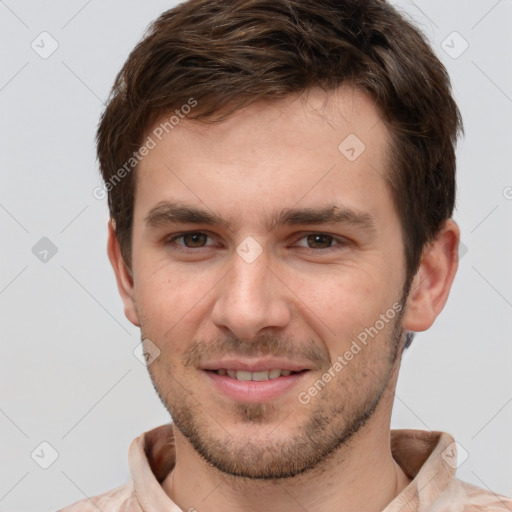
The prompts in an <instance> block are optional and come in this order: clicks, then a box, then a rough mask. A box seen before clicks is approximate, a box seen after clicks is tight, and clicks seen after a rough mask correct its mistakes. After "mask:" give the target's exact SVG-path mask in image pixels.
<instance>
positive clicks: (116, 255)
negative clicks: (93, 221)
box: [107, 219, 140, 327]
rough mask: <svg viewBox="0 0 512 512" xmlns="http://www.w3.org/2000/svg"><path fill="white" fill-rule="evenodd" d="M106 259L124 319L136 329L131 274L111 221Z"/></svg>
mask: <svg viewBox="0 0 512 512" xmlns="http://www.w3.org/2000/svg"><path fill="white" fill-rule="evenodd" d="M107 253H108V259H109V260H110V263H111V265H112V268H113V269H114V274H115V276H116V281H117V289H118V290H119V295H121V299H123V304H124V314H125V316H126V318H127V319H128V320H129V321H130V322H131V323H132V324H133V325H136V326H137V327H140V323H139V316H138V314H137V309H136V308H135V302H134V300H133V277H132V273H131V272H130V270H129V269H128V267H127V266H126V263H125V262H124V259H123V256H122V254H121V247H120V245H119V241H118V240H117V235H116V230H115V227H114V221H113V220H112V219H110V220H109V222H108V242H107Z"/></svg>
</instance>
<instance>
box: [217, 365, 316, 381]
mask: <svg viewBox="0 0 512 512" xmlns="http://www.w3.org/2000/svg"><path fill="white" fill-rule="evenodd" d="M208 371H213V372H215V373H216V374H217V375H221V376H228V377H230V378H232V379H237V380H241V381H250V380H252V381H257V382H260V381H265V380H272V379H277V378H279V377H288V376H289V375H291V374H294V373H299V372H295V371H292V370H281V369H278V368H273V369H272V370H262V371H257V372H249V371H246V370H231V369H230V370H227V369H225V368H221V369H219V370H208ZM302 371H307V370H302Z"/></svg>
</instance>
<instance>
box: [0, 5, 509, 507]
mask: <svg viewBox="0 0 512 512" xmlns="http://www.w3.org/2000/svg"><path fill="white" fill-rule="evenodd" d="M173 5H174V2H166V1H163V0H152V1H145V2H142V1H138V2H135V1H133V0H132V1H126V0H124V1H121V0H115V1H114V0H112V1H100V0H89V1H84V0H72V1H70V0H68V1H66V2H64V1H56V0H53V1H46V2H36V1H35V0H30V1H29V0H27V1H23V0H17V1H16V0H6V1H1V0H0V48H1V52H2V54H1V61H0V115H1V124H0V130H1V132H0V141H1V145H2V146H1V148H2V150H1V151H0V172H1V173H2V176H1V184H2V185H1V188H0V227H1V243H0V257H1V265H0V329H1V330H0V336H1V357H0V389H1V395H0V435H1V439H2V446H1V467H0V510H1V511H7V510H9V511H12V512H16V511H23V512H29V511H32V510H40V511H51V510H55V509H57V508H59V507H61V506H64V505H66V504H69V503H71V502H74V501H77V500H79V499H82V498H84V497H85V496H93V495H96V494H99V493H102V492H105V491H106V490H108V489H111V488H113V487H115V486H118V485H120V484H122V483H124V482H125V481H127V480H128V478H129V471H128V464H127V451H128V447H129V444H130V442H131V441H132V439H133V438H134V437H136V436H138V435H139V434H140V433H142V432H143V431H145V430H148V429H150V428H153V427H155V426H157V425H160V424H162V423H165V422H167V421H168V420H169V418H168V415H167V413H166V411H165V409H164V408H163V406H162V405H161V404H160V402H159V400H158V398H157V396H156V394H155V392H154V391H153V388H152V386H151V384H150V380H149V377H148V376H147V372H146V369H145V367H144V366H143V365H142V364H141V363H140V362H139V360H138V359H137V358H136V357H135V356H134V354H133V350H134V348H135V347H136V346H137V344H138V341H139V338H138V330H137V329H135V328H134V327H133V326H132V325H131V324H130V323H129V322H128V321H127V320H126V319H125V318H124V315H123V310H122V305H121V300H120V299H119V298H118V295H117V289H116V285H115V280H114V277H113V273H112V271H111V269H110V267H109V263H108V260H107V256H106V251H105V244H106V222H107V218H108V217H107V208H106V201H105V200H103V201H99V200H97V199H95V198H94V197H93V195H92V191H93V189H94V188H95V187H97V186H98V185H99V184H100V179H99V174H98V172H97V165H96V161H95V150H94V140H93V138H94V133H95V129H96V125H97V122H98V119H99V116H100V113H101V112H102V109H103V102H104V101H105V100H106V98H107V95H108V92H109V90H110V87H111V85H112V82H113V80H114V76H115V74H116V73H117V71H118V70H119V69H120V67H121V65H122V64H123V62H124V60H125V59H126V57H127V55H128V53H129V51H130V50H131V49H132V47H133V46H134V45H135V43H136V42H137V41H138V40H139V39H140V37H141V36H142V34H143V32H144V30H145V28H146V26H147V24H148V23H149V22H150V21H151V20H152V19H153V18H155V17H156V16H157V15H158V14H160V13H161V12H163V11H164V10H166V9H168V8H170V7H172V6H173ZM398 5H399V6H400V7H401V8H402V9H403V10H405V11H406V12H408V13H409V14H410V16H412V18H413V19H414V20H415V21H416V22H417V23H418V24H419V25H420V26H421V28H422V29H423V30H424V32H425V33H426V34H427V35H428V37H429V38H430V40H431V41H432V44H433V45H434V47H435V49H436V51H437V53H438V55H439V57H440V58H441V59H442V61H443V62H444V63H445V65H446V66H447V67H448V70H449V73H450V75H451V77H452V81H453V87H454V94H455V97H456V100H457V101H458V103H459V106H460V108H461V111H462V113H463V117H464V121H465V128H466V133H467V134H466V137H465V139H464V140H463V141H462V142H461V143H460V144H459V147H458V180H459V182H458V194H459V195H458V203H457V213H456V217H455V218H456V220H457V221H458V222H459V224H460V227H461V230H462V240H463V243H464V246H465V248H467V252H466V249H464V250H463V253H462V256H463V257H462V259H461V264H460V269H459V273H458V276H457V278H456V280H455V284H454V286H453V290H452V293H451V296H450V299H449V301H448V304H447V306H446V308H445V310H444V311H443V313H442V314H441V315H440V317H439V319H438V321H437V322H436V324H435V326H434V327H433V328H432V329H430V330H429V331H428V332H427V333H421V334H418V335H417V337H416V339H415V340H414V343H413V345H412V347H411V349H410V350H409V352H407V353H406V354H405V356H404V361H403V366H402V372H401V377H400V380H399V384H398V389H397V396H396V404H395V408H394V412H393V421H392V427H393V428H419V429H432V430H444V431H448V432H450V433H451V434H452V435H453V436H454V437H455V438H456V440H457V441H458V442H459V443H460V444H461V445H462V446H463V447H464V449H465V450H466V451H467V452H468V453H469V457H468V459H467V460H466V461H465V462H464V463H463V464H462V465H461V466H460V467H459V469H458V476H459V477H460V478H462V479H463V480H466V481H469V482H471V483H474V484H475V485H478V486H480V487H484V488H488V489H491V490H493V491H495V492H498V493H502V494H508V495H512V438H511V432H512V379H511V377H510V374H511V362H512V345H511V343H510V332H511V330H512V315H511V313H512V310H511V308H512V272H511V268H510V265H511V264H510V261H512V237H511V236H510V219H511V213H512V188H511V187H512V176H511V173H510V160H511V152H510V144H511V129H510V122H509V119H510V118H511V115H512V99H511V97H512V72H511V66H510V48H511V43H512V41H511V33H510V27H511V26H512V1H511V0H501V1H496V0H489V1H487V0H485V1H484V0H482V1H469V2H468V1H467V0H457V1H454V0H451V1H450V2H445V1H441V0H436V1H432V0H431V1H428V2H427V1H426V0H422V1H420V0H418V1H416V2H410V1H403V2H399V3H398ZM43 31H46V32H48V33H49V34H50V35H51V36H39V34H41V32H43ZM454 31H456V32H457V33H458V34H459V35H457V34H453V32H454ZM50 37H51V38H52V39H50ZM42 38H46V39H44V41H43V42H41V39H42ZM52 40H55V41H57V43H58V48H57V50H56V51H55V52H54V53H53V54H52V55H50V56H48V57H47V58H46V59H43V58H42V57H41V56H40V53H41V52H43V51H49V50H50V49H51V44H55V43H52ZM32 41H35V43H34V45H36V44H37V45H39V46H38V47H37V46H36V48H37V50H38V51H39V52H40V53H37V52H36V51H35V50H34V49H33V48H32V47H31V43H32ZM443 41H444V42H443ZM465 41H467V43H468V44H469V47H468V48H467V50H466V51H464V52H463V53H461V52H462V50H464V48H465ZM43 44H44V48H43ZM459 54H460V55H459ZM455 57H456V58H455ZM43 237H47V238H48V239H49V240H51V242H52V244H54V246H55V247H56V249H57V253H56V254H54V255H52V251H51V248H50V249H49V248H48V241H43V242H40V239H41V238H43ZM38 243H39V244H42V245H36V244H38ZM45 244H46V245H45ZM34 246H36V249H34V252H35V253H36V254H34V252H33V247H34ZM44 250H48V251H49V252H48V253H44ZM41 251H43V252H41ZM44 257H46V261H41V260H40V258H44ZM42 442H47V443H49V444H50V445H51V446H52V447H53V448H54V449H55V450H56V452H57V454H58V457H57V459H56V460H55V462H53V464H52V465H51V466H50V467H49V468H48V469H43V468H41V467H40V464H43V465H44V464H49V463H50V462H52V454H53V452H52V449H51V448H48V446H47V445H42V446H41V445H40V443H42ZM32 453H34V455H33V458H32V457H31V454H32Z"/></svg>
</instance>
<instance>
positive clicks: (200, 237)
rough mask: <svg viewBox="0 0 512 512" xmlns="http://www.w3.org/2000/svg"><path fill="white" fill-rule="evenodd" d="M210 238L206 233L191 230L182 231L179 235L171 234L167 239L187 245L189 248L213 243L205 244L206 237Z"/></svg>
mask: <svg viewBox="0 0 512 512" xmlns="http://www.w3.org/2000/svg"><path fill="white" fill-rule="evenodd" d="M180 238H181V239H182V240H183V243H179V242H176V240H179V239H180ZM208 238H210V237H209V236H208V235H207V234H206V233H201V232H199V231H198V232H192V233H183V234H181V235H176V236H173V237H172V238H170V239H168V240H167V241H168V242H176V243H177V244H178V245H183V246H185V247H188V248H190V249H194V248H201V247H205V246H207V245H214V244H213V243H210V244H207V243H206V241H207V239H208Z"/></svg>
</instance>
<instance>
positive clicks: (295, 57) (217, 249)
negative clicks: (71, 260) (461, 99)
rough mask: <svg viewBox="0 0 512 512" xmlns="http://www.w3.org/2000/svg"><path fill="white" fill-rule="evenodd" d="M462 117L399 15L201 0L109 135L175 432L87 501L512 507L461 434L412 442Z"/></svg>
mask: <svg viewBox="0 0 512 512" xmlns="http://www.w3.org/2000/svg"><path fill="white" fill-rule="evenodd" d="M461 128H462V124H461V120H460V115H459V111H458V109H457V106H456V104H455V103H454V101H453V98H452V96H451V93H450V83H449V79H448V77H447V74H446V71H445V69H444V68H443V66H442V65H441V63H440V62H439V61H438V59H437V58H436V57H435V55H434V53H433V52H432V51H431V49H430V48H429V46H428V45H427V43H426V42H425V40H424V38H423V37H422V36H421V35H420V33H419V32H418V31H417V30H416V29H415V28H414V27H412V26H411V25H410V24H409V23H408V22H406V21H405V20H404V19H403V18H402V17H401V16H400V15H399V14H398V13H397V12H396V11H395V10H394V9H393V8H392V7H391V6H390V5H388V4H387V3H386V2H383V1H379V0H364V1H361V0H357V1H356V0H347V1H341V0H315V1H314V2H312V1H311V0H272V1H270V0H233V1H228V2H227V1H226V0H213V1H212V0H189V1H188V2H185V3H183V4H181V5H179V6H178V7H176V8H174V9H172V10H170V11H168V12H166V13H164V14H162V16H161V17H160V18H159V19H158V20H156V21H155V22H154V24H153V25H152V27H151V29H150V30H149V32H148V34H147V35H146V36H145V38H144V39H143V40H142V41H141V43H139V45H138V46H137V47H136V48H135V50H134V51H133V52H132V54H131V55H130V56H129V58H128V60H127V62H126V63H125V65H124V67H123V69H122V70H121V72H120V73H119V75H118V77H117V79H116V83H115V84H114V88H113V92H112V96H111V98H110V101H109V104H108V106H107V108H106V110H105V113H104V115H103V117H102V119H101V123H100V127H99V130H98V138H97V141H98V156H99V161H100V166H101V172H102V175H103V178H104V181H105V189H106V191H107V192H108V201H109V208H110V214H111V221H110V223H109V228H108V229H109V241H108V255H109V258H110V261H111V263H112V266H113V269H114V272H115V275H116V279H117V283H118V288H119V292H120V295H121V297H122V299H123V302H124V308H125V314H126V316H127V318H128V319H129V320H130V321H131V322H132V323H133V324H134V325H136V326H139V327H140V329H141V338H142V340H143V344H144V349H145V355H146V359H147V363H148V370H149V373H150V376H151V379H152V382H153V384H154V387H155V390H156V391H157V393H158V395H159V397H160V398H161V400H162V402H163V404H164V405H165V406H166V408H167V409H168V411H169V413H170V415H171V417H172V420H173V423H172V424H170V425H164V426H161V427H159V428H156V429H154V430H151V431H150V432H146V433H144V434H143V435H142V436H140V437H139V438H137V439H135V440H134V442H133V443H132V445H131V447H130V451H129V462H130V469H131V474H132V480H131V481H130V482H129V483H127V484H126V485H123V486H121V487H119V488H117V489H115V490H113V491H111V492H109V493H106V494H104V495H102V496H99V497H95V498H91V499H86V500H83V501H81V502H79V503H77V504H75V505H72V506H70V507H67V508H65V509H64V510H65V511H67V512H72V511H78V510H80V511H87V510H97V509H100V510H102V511H104V512H106V511H114V510H116V511H118V510H119V511H146V512H149V511H160V510H162V511H164V510H165V511H171V510H188V511H193V510H197V511H199V512H210V511H218V510H223V511H226V512H229V511H235V510H236V511H239V510H244V511H251V510H254V511H292V510H293V511H295V510H307V511H309V512H314V511H319V510H322V511H337V512H340V511H341V512H349V511H356V510H357V511H367V512H373V511H375V512H377V511H382V510H385V511H386V512H399V511H403V512H409V511H432V512H434V511H435V512H441V511H455V510H461V511H462V510H475V511H476V510H479V511H498V510H512V501H511V500H510V499H508V498H506V497H504V496H498V495H496V494H494V493H492V492H489V491H486V490H483V489H480V488H477V487H474V486H472V485H470V484H467V483H464V482H461V481H460V480H458V479H457V478H455V469H454V468H455V467H456V462H455V461H456V447H455V445H454V442H453V438H452V437H451V436H450V435H449V434H447V433H443V432H426V431H414V430H393V431H391V432H390V421H391V411H392V406H393V398H394V390H395V387H396V382H397V377H398V370H399V367H400V362H401V356H402V353H403V350H404V348H405V347H406V346H408V344H410V343H411V341H412V337H413V333H414V332H418V331H424V330H426V329H428V328H429V327H430V326H431V325H432V323H433V322H434V320H435V318H436V317H437V315H438V314H439V313H440V311H441V310H442V308H443V307H444V304H445V302H446V300H447V297H448V294H449V290H450V287H451V284H452V282H453V279H454V276H455V273H456V270H457V264H458V256H457V249H458V243H459V230H458V227H457V225H456V224H455V223H454V222H453V220H452V219H451V215H452V212H453V206H454V195H455V151H454V144H455V141H456V139H457V134H458V132H459V131H460V130H461Z"/></svg>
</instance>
